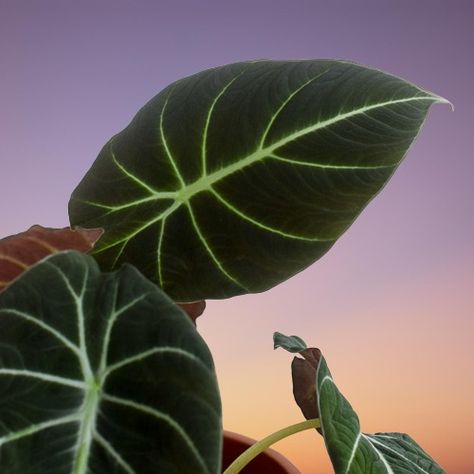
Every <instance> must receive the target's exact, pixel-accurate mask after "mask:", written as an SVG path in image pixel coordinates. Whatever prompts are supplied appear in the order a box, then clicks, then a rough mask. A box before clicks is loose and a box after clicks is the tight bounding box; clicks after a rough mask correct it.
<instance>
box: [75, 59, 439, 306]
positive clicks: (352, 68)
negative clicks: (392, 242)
mask: <svg viewBox="0 0 474 474" xmlns="http://www.w3.org/2000/svg"><path fill="white" fill-rule="evenodd" d="M435 102H446V101H445V100H444V99H442V98H441V97H438V96H436V95H434V94H432V93H430V92H427V91H424V90H422V89H420V88H418V87H416V86H415V85H413V84H411V83H409V82H406V81H404V80H402V79H400V78H397V77H394V76H392V75H389V74H386V73H383V72H381V71H379V70H375V69H370V68H367V67H364V66H359V65H357V64H353V63H349V62H347V61H331V60H308V61H252V62H242V63H236V64H230V65H227V66H222V67H218V68H214V69H210V70H207V71H203V72H200V73H198V74H195V75H193V76H190V77H187V78H184V79H181V80H179V81H177V82H175V83H174V84H171V85H170V86H168V87H167V88H166V89H164V90H163V91H162V92H160V93H159V94H158V95H157V96H156V97H154V98H153V99H152V100H151V101H150V102H148V103H147V104H146V105H145V106H144V107H143V108H142V109H141V110H140V111H139V112H138V113H137V115H136V116H135V118H134V119H133V120H132V121H131V123H130V124H129V125H128V126H127V127H126V128H125V129H124V130H123V131H122V132H120V133H118V134H117V135H115V136H114V137H113V138H112V139H111V140H110V141H109V142H108V143H107V144H106V145H105V146H104V147H103V149H102V151H101V152H100V154H99V156H98V157H97V159H96V161H95V162H94V164H93V165H92V167H91V169H90V170H89V171H88V172H87V174H86V175H85V177H84V178H83V179H82V181H81V182H80V183H79V185H78V187H77V188H76V189H75V191H74V192H73V193H72V196H71V200H70V202H69V216H70V221H71V223H72V224H74V225H81V226H85V227H95V226H99V227H103V228H104V229H105V234H104V237H103V238H102V239H101V240H100V242H99V243H98V245H97V246H96V247H95V248H94V251H93V253H94V255H95V257H96V259H97V260H98V262H99V263H100V265H101V266H102V268H103V269H114V268H117V267H119V266H120V265H121V263H122V262H129V263H132V264H133V265H135V266H137V267H138V268H139V269H140V271H142V272H143V273H144V274H145V275H146V276H147V277H148V278H150V279H151V280H152V281H155V282H157V283H158V284H159V285H160V286H161V287H162V288H163V289H164V290H165V291H166V293H167V294H169V295H170V296H171V297H172V298H173V299H174V300H176V301H196V300H201V299H208V298H227V297H230V296H235V295H239V294H245V293H255V292H260V291H264V290H267V289H269V288H271V287H273V286H274V285H276V284H278V283H280V282H282V281H284V280H286V279H288V278H289V277H291V276H292V275H294V274H295V273H297V272H300V271H302V270H303V269H304V268H306V267H307V266H308V265H310V264H312V263H313V262H314V261H316V260H317V259H319V258H320V257H321V256H322V255H324V254H325V253H326V252H327V251H328V250H329V249H330V248H331V247H332V246H333V245H334V243H335V242H336V240H337V239H338V238H339V237H340V236H341V235H342V234H343V233H344V232H345V231H346V230H347V229H348V228H349V226H350V225H351V224H352V223H353V222H354V220H355V219H356V218H357V216H358V215H359V214H360V213H361V211H362V210H363V209H364V208H365V206H366V205H367V204H368V203H369V202H370V200H371V199H372V198H373V197H374V196H375V195H376V194H377V193H378V192H379V191H380V190H381V189H382V188H383V186H384V185H385V184H386V183H387V181H388V180H389V179H390V177H391V176H392V175H393V173H394V172H395V170H396V169H397V167H398V165H399V164H400V163H401V161H402V160H403V158H404V156H405V154H406V152H407V150H408V148H409V147H410V145H411V143H412V142H413V140H414V139H415V137H416V136H417V134H418V133H419V131H420V128H421V126H422V124H423V122H424V120H425V118H426V114H427V113H428V110H429V108H430V106H431V105H432V104H433V103H435Z"/></svg>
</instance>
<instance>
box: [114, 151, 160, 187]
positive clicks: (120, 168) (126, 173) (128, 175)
mask: <svg viewBox="0 0 474 474" xmlns="http://www.w3.org/2000/svg"><path fill="white" fill-rule="evenodd" d="M110 155H111V156H112V160H113V162H114V163H115V165H116V166H117V168H118V169H119V170H120V171H121V172H122V173H123V174H124V175H125V176H127V177H128V178H130V179H131V180H132V181H133V182H135V183H137V184H138V186H140V187H141V188H143V189H146V190H147V191H148V192H149V193H150V194H153V195H154V196H158V195H162V194H167V193H163V192H160V191H157V190H156V189H153V188H152V187H151V186H150V185H149V184H147V183H145V182H144V181H142V180H141V179H139V178H137V177H136V176H135V175H134V174H133V173H131V172H130V171H128V170H127V169H126V168H125V166H123V165H122V163H120V162H119V161H118V160H117V158H116V157H115V153H114V152H113V150H112V143H110Z"/></svg>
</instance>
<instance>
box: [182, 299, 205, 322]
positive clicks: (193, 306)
mask: <svg viewBox="0 0 474 474" xmlns="http://www.w3.org/2000/svg"><path fill="white" fill-rule="evenodd" d="M177 305H178V306H179V307H180V308H181V309H182V310H183V311H184V312H185V313H186V314H187V315H188V316H189V317H190V318H191V320H192V321H193V322H194V324H196V319H197V318H198V317H199V316H201V314H202V313H203V312H204V310H205V309H206V302H205V301H204V300H201V301H194V302H192V303H177Z"/></svg>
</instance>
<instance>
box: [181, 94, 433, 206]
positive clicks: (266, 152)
mask: <svg viewBox="0 0 474 474" xmlns="http://www.w3.org/2000/svg"><path fill="white" fill-rule="evenodd" d="M419 100H429V101H431V102H434V101H436V100H439V99H438V98H436V97H432V96H420V97H407V98H404V99H395V100H391V101H385V102H379V103H377V104H372V105H366V106H364V107H360V108H358V109H354V110H351V111H349V112H344V113H341V114H339V115H336V116H335V117H331V118H330V119H326V120H322V121H319V122H316V123H314V124H312V125H310V126H308V127H305V128H303V129H301V130H299V131H297V132H293V133H291V134H289V135H287V136H286V137H283V138H281V139H280V140H278V141H276V142H274V143H272V144H271V145H268V146H266V147H264V148H260V147H259V148H258V149H257V150H255V151H254V152H253V153H251V154H250V155H248V156H246V157H245V158H242V159H240V160H237V161H235V162H234V163H232V164H230V165H227V166H225V167H223V168H221V169H220V170H217V171H215V172H214V173H211V174H208V175H207V176H205V177H202V178H199V179H198V180H196V181H195V182H194V183H192V184H190V185H188V186H187V187H185V188H183V189H182V190H181V191H180V193H179V198H180V200H182V201H189V200H190V199H191V198H192V197H193V196H194V195H195V194H197V193H200V192H202V191H207V190H209V189H210V188H211V187H212V186H213V185H214V184H215V183H217V182H219V181H222V180H223V179H224V178H227V177H229V176H231V175H232V174H234V173H236V172H239V171H241V170H243V169H244V168H246V167H247V166H250V165H252V164H254V163H257V162H260V161H262V160H264V159H266V158H269V157H270V155H272V154H274V152H275V150H277V149H278V148H281V147H283V146H285V145H288V144H289V143H291V142H293V141H295V140H297V139H298V138H300V137H302V136H304V135H307V134H309V133H313V132H316V131H318V130H324V129H325V128H328V127H330V126H332V125H334V124H336V123H339V122H342V121H344V120H347V119H349V118H351V117H354V116H357V115H361V114H364V113H366V112H369V111H371V110H376V109H379V108H382V107H389V106H392V105H395V104H401V103H406V102H413V101H419Z"/></svg>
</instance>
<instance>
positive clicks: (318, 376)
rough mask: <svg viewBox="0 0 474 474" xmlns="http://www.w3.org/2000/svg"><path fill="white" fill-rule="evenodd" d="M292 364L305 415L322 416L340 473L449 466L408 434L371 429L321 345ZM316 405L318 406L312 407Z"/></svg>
mask: <svg viewBox="0 0 474 474" xmlns="http://www.w3.org/2000/svg"><path fill="white" fill-rule="evenodd" d="M300 355H301V356H303V357H304V359H301V358H298V357H295V358H294V359H293V363H292V376H293V393H294V396H295V400H296V402H297V404H298V406H299V407H300V408H301V410H302V412H303V415H304V416H305V417H306V418H307V419H308V420H310V419H313V418H319V419H320V422H321V429H320V430H318V431H319V432H320V433H321V434H322V435H323V437H324V441H325V443H326V448H327V450H328V453H329V456H330V458H331V461H332V464H333V467H334V472H335V473H336V474H374V473H375V474H379V473H380V474H402V473H403V474H411V473H412V474H442V473H444V472H445V471H443V469H442V468H441V467H440V466H439V465H438V464H437V463H436V462H435V461H434V460H433V459H432V458H431V457H430V456H429V455H428V454H427V453H426V452H425V451H423V449H422V448H421V447H420V446H419V445H418V444H417V443H416V442H415V441H414V440H413V439H412V438H411V437H410V436H408V435H406V434H404V433H376V434H373V435H372V434H366V433H362V432H361V430H360V423H359V418H358V416H357V414H356V412H355V411H354V410H353V408H352V407H351V405H350V403H349V402H348V401H347V400H346V398H345V397H344V396H343V395H342V394H341V392H340V391H339V389H338V388H337V386H336V385H335V383H334V380H333V378H332V376H331V373H330V372H329V369H328V366H327V364H326V361H325V359H324V357H323V356H322V355H321V352H320V351H319V349H315V348H308V349H306V350H304V351H301V352H300ZM312 405H313V406H312Z"/></svg>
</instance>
